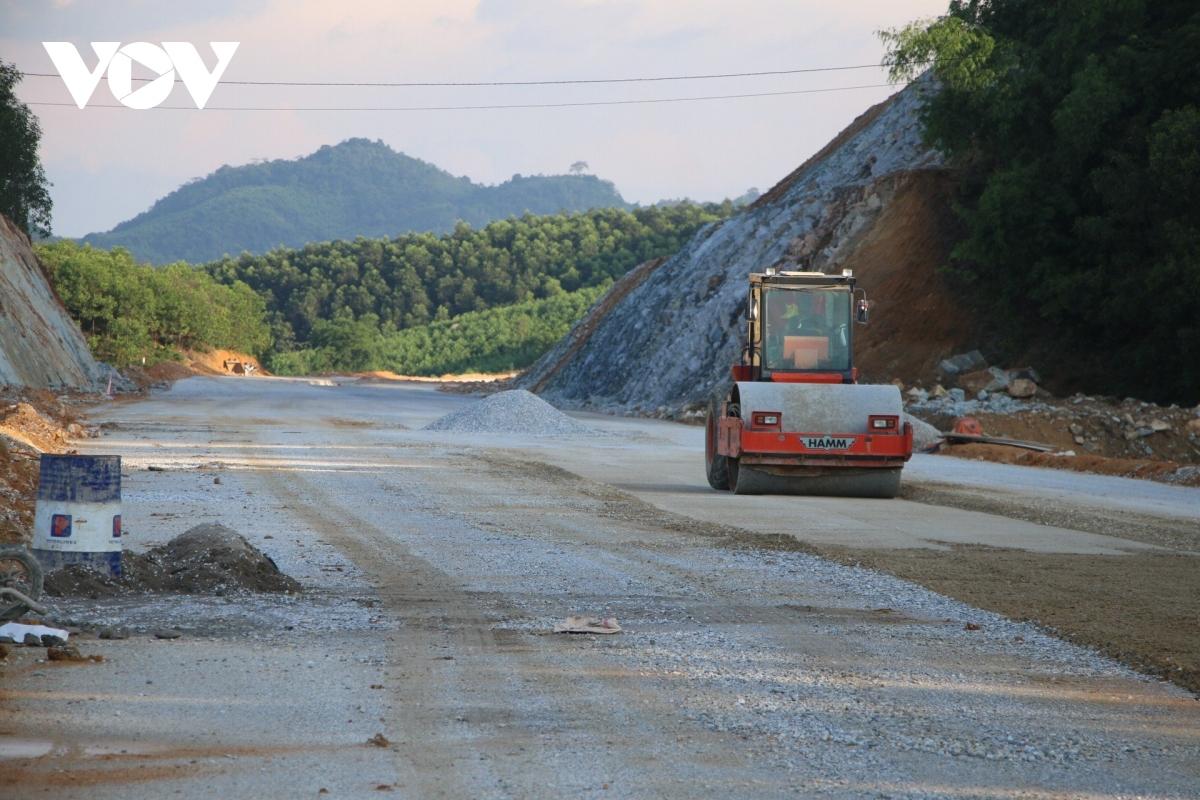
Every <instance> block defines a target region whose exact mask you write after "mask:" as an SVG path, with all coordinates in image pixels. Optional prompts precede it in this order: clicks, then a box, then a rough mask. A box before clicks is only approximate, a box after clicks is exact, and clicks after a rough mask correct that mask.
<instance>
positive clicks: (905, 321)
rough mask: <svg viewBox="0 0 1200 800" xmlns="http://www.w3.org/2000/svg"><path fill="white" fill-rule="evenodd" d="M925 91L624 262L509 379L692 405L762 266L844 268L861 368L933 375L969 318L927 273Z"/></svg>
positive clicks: (641, 405) (943, 182) (578, 397)
mask: <svg viewBox="0 0 1200 800" xmlns="http://www.w3.org/2000/svg"><path fill="white" fill-rule="evenodd" d="M925 91H929V85H928V83H927V82H925V81H919V82H917V83H916V84H914V85H912V86H909V87H908V88H906V89H904V90H903V91H901V92H899V93H897V94H896V95H894V96H893V97H891V98H889V99H888V100H886V101H884V102H883V103H880V104H879V105H877V106H875V107H873V108H871V109H869V110H868V111H866V112H865V113H864V114H862V115H861V116H860V117H859V118H858V119H856V120H855V121H854V122H853V123H852V124H851V125H850V126H849V127H848V128H846V130H844V131H842V133H841V134H839V135H838V136H837V137H836V138H835V139H834V140H833V141H831V142H830V143H829V144H828V145H826V146H825V148H823V149H822V150H821V151H820V152H819V153H817V154H816V155H814V156H813V157H812V158H810V159H809V160H808V161H807V162H805V163H804V164H803V165H801V166H800V167H799V168H798V169H796V170H795V171H794V172H793V173H792V174H790V175H788V176H787V177H786V178H784V179H783V180H782V181H780V183H779V184H778V185H777V186H775V187H774V188H772V189H771V190H770V191H769V192H767V193H766V194H764V195H763V196H762V197H761V198H759V199H758V200H757V201H756V202H755V203H754V205H752V206H751V207H750V208H748V209H747V210H746V211H744V212H743V213H741V214H739V215H738V216H736V217H733V218H731V219H729V220H726V221H724V222H722V223H719V224H714V225H712V226H709V227H707V228H705V229H703V230H701V231H700V232H699V233H698V234H697V235H696V236H695V237H694V238H693V239H692V241H690V242H689V243H688V244H687V245H686V246H685V247H684V248H683V249H682V250H681V251H680V252H679V253H677V254H676V255H674V256H673V257H671V258H669V259H666V260H664V261H658V262H648V263H646V264H643V265H642V266H640V267H638V268H637V269H635V270H633V271H632V272H630V273H629V274H628V275H627V276H625V277H624V278H623V279H622V280H621V281H618V282H617V283H616V284H615V285H614V286H613V288H612V289H611V291H610V292H609V293H608V294H607V295H606V296H605V297H604V298H602V299H601V300H600V301H599V302H598V303H597V304H596V306H595V307H594V308H593V309H592V311H591V312H589V314H588V316H587V317H586V318H585V319H584V320H583V321H582V322H580V323H579V324H578V325H577V326H576V327H575V329H574V330H572V332H571V333H570V334H569V335H568V336H567V337H566V338H565V339H564V340H563V341H562V342H560V343H559V344H558V345H556V346H555V347H554V349H552V350H551V351H550V352H549V353H547V354H546V355H545V356H544V357H543V358H542V359H541V360H539V361H538V363H537V364H535V365H534V366H533V367H532V368H531V369H530V370H529V372H528V373H526V374H525V375H524V376H522V378H521V379H520V381H519V384H518V385H520V386H523V387H524V388H528V389H531V390H533V391H536V392H539V393H540V394H542V395H543V396H544V397H546V398H547V399H548V400H550V401H551V402H553V403H555V404H558V405H564V406H571V407H576V408H597V409H604V410H608V411H616V412H633V413H637V412H643V413H644V412H653V411H655V410H658V409H665V410H678V409H681V408H685V407H688V406H694V405H695V404H699V403H702V402H704V401H705V400H706V399H707V397H708V395H709V394H710V393H711V392H712V390H713V388H714V387H715V386H717V385H719V384H721V383H723V382H724V381H727V380H728V375H729V366H730V365H731V364H733V363H734V362H735V361H736V360H737V359H738V357H739V355H740V352H741V348H742V339H743V331H744V327H745V319H744V313H745V311H744V308H745V297H746V290H747V276H748V275H749V273H750V272H752V271H761V270H762V269H763V268H764V267H767V266H772V265H776V266H780V267H782V268H785V269H805V270H817V271H824V272H833V271H840V270H841V269H853V270H854V271H855V274H856V275H857V276H858V277H859V281H860V285H861V286H863V287H864V288H865V289H866V290H867V292H868V295H869V296H870V298H871V300H872V301H873V303H874V305H873V306H872V319H871V323H870V324H869V325H868V326H866V327H860V328H858V329H857V330H856V336H857V337H858V338H857V340H856V351H857V355H858V364H859V367H860V369H861V371H862V377H863V379H865V380H867V381H875V382H886V381H889V380H892V379H894V378H900V379H902V380H905V381H912V380H916V379H918V378H927V377H929V376H930V375H932V373H933V371H934V369H935V367H936V365H937V363H938V361H939V360H940V359H943V358H945V357H946V356H947V355H949V354H951V353H954V352H956V351H957V350H958V349H961V348H962V347H963V346H965V345H967V344H969V343H970V341H971V339H972V332H973V329H974V325H973V322H972V320H971V318H970V316H969V315H968V314H967V313H965V312H964V311H963V310H962V308H961V304H959V303H957V302H955V299H954V297H953V296H952V294H951V293H950V291H949V289H948V288H947V287H946V286H945V284H944V283H943V281H942V279H941V277H940V276H939V274H938V268H939V267H940V266H941V265H942V264H944V263H945V262H946V256H947V254H948V252H949V249H950V247H951V245H952V243H953V241H954V239H955V227H954V226H955V223H954V219H953V214H952V213H951V211H950V203H949V193H950V191H951V185H950V180H949V178H948V176H947V175H946V174H945V172H944V171H943V169H942V161H941V158H940V156H939V155H938V154H937V153H935V152H932V151H930V150H929V149H928V148H926V147H925V146H924V145H923V144H922V142H921V136H920V126H919V121H918V117H917V111H918V109H919V108H920V104H921V96H922V93H923V92H925Z"/></svg>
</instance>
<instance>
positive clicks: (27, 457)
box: [0, 387, 94, 542]
mask: <svg viewBox="0 0 1200 800" xmlns="http://www.w3.org/2000/svg"><path fill="white" fill-rule="evenodd" d="M89 399H90V396H89V395H84V394H70V393H68V394H64V395H56V394H55V393H53V392H50V391H47V390H45V389H20V388H16V387H7V388H4V387H0V542H26V541H28V540H29V535H30V531H31V530H32V528H33V508H34V499H35V497H36V495H37V474H38V459H39V455H40V454H41V453H62V452H65V451H66V450H67V449H68V447H69V446H70V440H71V439H73V438H74V439H80V438H83V437H86V436H90V435H93V433H94V431H93V430H91V429H88V428H85V427H84V426H83V425H80V424H79V423H78V422H77V419H78V408H77V406H78V405H79V404H81V403H85V402H88V400H89Z"/></svg>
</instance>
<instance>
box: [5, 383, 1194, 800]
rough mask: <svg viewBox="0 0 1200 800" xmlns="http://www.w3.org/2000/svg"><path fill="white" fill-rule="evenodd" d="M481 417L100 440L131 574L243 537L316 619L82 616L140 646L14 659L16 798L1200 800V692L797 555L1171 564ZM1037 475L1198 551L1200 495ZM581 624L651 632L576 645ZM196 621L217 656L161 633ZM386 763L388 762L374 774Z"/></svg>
mask: <svg viewBox="0 0 1200 800" xmlns="http://www.w3.org/2000/svg"><path fill="white" fill-rule="evenodd" d="M318 383H320V382H318ZM468 402H472V401H471V399H469V398H464V397H458V396H454V395H445V394H440V393H438V392H436V391H434V390H433V389H432V388H429V387H425V386H413V385H397V384H391V385H365V384H360V383H346V384H344V385H336V384H331V385H314V384H312V383H309V382H304V381H285V380H271V379H254V380H244V379H190V380H186V381H183V382H180V383H179V384H177V385H176V386H175V388H174V389H173V390H172V391H171V392H169V393H167V394H164V395H157V396H155V397H154V398H152V399H150V400H147V401H143V402H138V403H128V404H117V405H113V406H110V407H108V408H106V409H103V410H101V411H100V412H98V414H97V416H96V419H97V420H98V421H111V422H115V423H117V427H116V428H115V429H113V430H110V431H109V432H108V433H107V434H106V436H105V438H103V439H101V440H98V441H93V442H89V443H87V449H88V450H89V451H92V452H109V453H120V454H121V455H123V456H124V457H125V464H126V471H127V478H126V482H125V498H124V521H125V527H126V530H127V531H129V536H130V539H129V542H128V543H127V544H128V545H129V546H133V547H144V546H148V545H152V544H156V543H158V542H161V541H163V540H165V539H168V538H170V537H171V536H174V535H177V534H178V533H181V532H182V531H183V530H185V529H186V528H188V527H190V526H191V525H193V524H196V523H197V522H222V523H224V524H226V525H229V526H231V527H233V528H235V529H237V530H239V531H241V532H242V533H243V534H245V535H246V536H247V537H248V538H249V539H250V540H251V541H252V542H253V543H254V544H256V545H257V546H259V547H261V548H262V549H264V550H265V551H266V552H268V553H269V554H271V555H272V556H273V557H274V558H275V559H276V561H277V562H278V563H279V565H280V566H281V567H282V568H283V569H284V570H285V571H286V572H288V573H289V574H291V575H293V576H295V577H296V578H298V579H299V580H301V581H302V582H303V583H304V584H305V585H306V587H309V588H308V591H307V592H306V593H305V595H304V596H302V597H301V598H299V599H282V598H275V597H266V596H263V597H254V598H228V597H206V598H175V597H157V598H151V599H147V600H128V599H126V600H120V601H118V600H108V601H99V602H80V601H72V602H64V603H60V604H59V605H60V610H61V613H63V614H66V615H69V616H72V617H74V618H76V619H77V620H79V621H80V622H81V623H90V624H95V623H97V622H106V621H121V622H123V623H125V624H128V625H130V626H131V627H132V628H133V629H134V631H135V634H134V636H133V637H132V638H130V639H128V640H125V641H97V640H93V639H89V638H87V637H80V640H79V643H80V645H81V646H82V647H83V648H84V650H85V652H89V653H101V654H103V655H104V656H105V658H106V661H105V662H104V663H103V664H99V665H92V666H70V667H63V666H56V665H49V664H40V663H36V662H35V661H34V660H33V659H32V657H31V654H32V653H34V652H36V651H33V650H24V649H21V650H18V651H17V652H16V654H15V656H14V657H13V658H10V665H9V666H8V667H5V668H3V672H0V787H2V788H3V792H2V794H3V796H4V797H6V798H8V797H12V798H20V797H51V796H52V797H81V798H82V797H87V798H105V797H114V798H116V797H120V798H137V797H156V798H157V797H204V798H209V797H308V796H311V797H316V796H318V793H319V792H320V790H321V789H326V790H327V793H326V794H322V795H321V796H323V797H324V796H329V797H379V796H381V793H382V792H384V791H387V792H392V793H394V795H393V796H407V797H598V798H609V797H636V798H642V797H716V798H729V797H760V796H761V797H777V796H802V797H808V796H820V797H950V798H986V797H1000V798H1015V797H1055V798H1068V797H1089V798H1117V797H1179V798H1183V797H1195V796H1197V795H1200V703H1198V702H1197V701H1196V699H1195V698H1194V696H1192V695H1190V694H1188V693H1186V692H1184V691H1182V690H1180V689H1178V688H1176V687H1173V686H1171V685H1169V684H1164V683H1160V682H1157V681H1153V680H1149V679H1147V678H1144V677H1142V676H1138V675H1135V674H1133V673H1131V672H1129V671H1128V670H1126V669H1125V668H1123V667H1121V666H1119V665H1117V664H1115V663H1114V662H1111V661H1108V660H1105V659H1103V658H1100V657H1099V656H1096V655H1095V654H1093V653H1091V652H1089V651H1085V650H1082V649H1079V648H1076V647H1074V646H1072V645H1068V644H1066V643H1064V642H1062V641H1059V640H1057V639H1054V638H1051V637H1049V636H1046V635H1044V634H1042V633H1040V632H1039V631H1037V630H1036V629H1034V628H1032V627H1030V626H1028V625H1024V624H1019V623H1015V622H1010V621H1007V620H1004V619H1003V618H1001V617H998V616H995V615H992V614H989V613H987V612H983V611H979V610H977V609H973V608H971V607H969V606H966V605H963V604H960V603H957V602H955V601H952V600H949V599H947V598H945V597H942V596H939V595H937V594H934V593H932V592H930V591H927V590H925V589H922V588H920V587H918V586H915V585H913V584H909V583H906V582H903V581H900V580H897V579H895V578H892V577H889V576H886V575H882V574H880V573H875V572H871V571H868V570H863V569H856V568H853V567H846V566H841V565H838V564H834V563H832V562H829V561H825V560H822V559H820V558H817V557H815V556H812V555H809V554H807V553H804V552H797V551H795V550H794V549H791V548H788V547H786V546H783V547H781V546H780V545H781V544H782V543H785V542H790V541H794V537H799V538H800V539H802V540H806V541H810V542H834V543H837V542H840V543H843V544H851V545H861V546H863V547H873V548H878V547H881V546H885V547H911V546H921V545H929V544H930V542H931V541H936V542H957V543H960V544H972V543H975V544H978V543H983V544H997V545H1003V546H1007V547H1019V548H1025V549H1029V550H1033V551H1044V552H1056V553H1086V554H1101V555H1102V554H1121V553H1126V552H1130V551H1146V550H1147V549H1151V550H1153V549H1156V548H1157V547H1158V545H1156V544H1155V543H1153V542H1148V541H1140V540H1139V541H1135V540H1132V539H1122V538H1116V537H1113V536H1105V535H1101V534H1099V533H1096V532H1093V531H1088V530H1084V531H1079V530H1072V529H1070V528H1067V527H1053V526H1047V525H1039V524H1035V522H1032V521H1025V520H1016V519H1012V518H1011V517H1009V516H1004V515H998V514H989V513H981V512H979V511H973V510H968V509H961V508H951V507H946V506H944V505H929V504H926V503H918V502H911V501H905V500H896V501H867V502H864V501H856V500H838V499H811V498H808V499H806V498H737V497H732V496H728V495H718V494H715V493H711V492H709V491H708V490H707V488H706V487H704V486H703V478H702V471H701V466H700V463H699V461H700V453H699V450H698V448H697V447H696V445H695V441H696V437H697V436H698V431H696V430H695V429H692V428H684V427H682V426H676V425H671V424H666V423H654V422H648V421H637V420H624V419H607V418H596V417H590V416H589V417H582V418H583V419H584V420H585V421H587V422H588V423H589V424H593V425H596V426H598V427H602V428H604V429H605V431H606V434H605V435H602V436H596V437H569V438H552V439H550V438H547V439H532V438H529V437H521V436H519V435H508V436H497V435H474V436H466V435H462V434H436V435H435V434H430V433H424V432H422V431H420V428H421V427H422V426H423V425H424V424H426V423H427V422H429V421H431V420H432V419H434V418H436V417H437V416H440V415H441V414H443V413H446V412H447V411H450V410H452V409H454V408H458V407H461V405H462V404H463V403H468ZM939 461H951V460H949V459H923V460H919V461H917V462H916V463H915V464H914V469H913V475H914V477H915V476H920V477H921V478H922V480H924V481H944V482H946V483H957V484H966V485H971V484H972V483H974V484H975V485H979V484H980V483H981V482H986V481H987V480H988V475H989V473H988V470H990V469H995V468H996V467H993V466H992V465H986V464H970V465H969V467H963V466H962V465H960V464H955V463H951V464H949V465H948V466H946V467H944V468H943V467H942V466H941V465H940V464H939V463H938V462H939ZM151 466H153V467H155V470H154V471H150V470H149V467H151ZM1010 469H1012V468H1007V469H1006V470H1004V471H1000V472H996V473H994V474H995V475H997V476H1001V477H1002V478H1003V479H1004V480H1006V481H1007V489H1006V491H1007V492H1009V493H1010V494H1011V495H1012V496H1013V497H1015V498H1017V499H1018V500H1019V499H1020V498H1021V497H1025V498H1026V501H1027V503H1028V504H1029V505H1041V504H1052V503H1060V504H1061V503H1065V502H1068V501H1069V502H1070V503H1071V504H1073V505H1072V508H1076V507H1081V508H1083V509H1084V510H1085V511H1088V512H1089V513H1090V514H1091V515H1092V517H1102V516H1104V515H1105V514H1108V513H1110V512H1111V513H1131V514H1140V515H1144V516H1145V515H1154V516H1155V518H1158V519H1161V520H1162V521H1163V522H1164V524H1165V525H1167V526H1168V527H1170V526H1176V527H1179V528H1180V529H1182V530H1184V531H1185V532H1186V529H1187V528H1188V527H1189V526H1190V525H1191V523H1193V522H1194V521H1195V520H1196V518H1197V515H1196V509H1197V506H1196V498H1197V497H1198V496H1200V495H1198V494H1197V493H1196V492H1195V490H1179V491H1178V492H1170V491H1164V490H1168V489H1172V488H1174V487H1161V486H1158V485H1153V484H1147V485H1145V486H1143V485H1142V484H1138V483H1134V482H1128V481H1126V482H1119V483H1105V482H1103V481H1101V482H1096V481H1092V480H1091V479H1090V476H1078V475H1055V476H1054V480H1055V481H1063V482H1066V483H1062V484H1054V485H1051V484H1049V483H1046V482H1043V481H1041V480H1039V479H1038V478H1037V475H1036V474H1035V473H1036V472H1037V471H1015V472H1009V471H1008V470H1010ZM945 470H959V471H962V472H964V474H962V475H958V476H948V475H946V474H944V472H945ZM216 478H219V479H220V482H219V483H216V482H214V479H216ZM1072 480H1077V481H1078V484H1072V483H1070V482H1071V481H1072ZM1109 480H1111V479H1109ZM931 485H932V484H931ZM1114 487H1117V488H1119V489H1120V491H1121V493H1122V494H1121V497H1120V498H1114V495H1113V492H1114ZM1064 513H1066V512H1064ZM1071 513H1074V512H1071ZM1068 516H1069V515H1068ZM1085 527H1088V526H1085ZM939 546H940V545H939ZM574 612H585V613H600V614H605V615H608V614H611V615H615V616H616V617H618V618H619V620H620V622H621V624H622V626H623V627H624V628H625V632H624V633H622V634H619V635H616V636H608V637H571V636H564V635H554V634H550V633H548V631H549V629H550V628H551V627H552V626H553V624H554V623H555V622H556V621H558V620H559V619H561V618H562V617H563V616H565V615H567V614H569V613H574ZM168 624H169V625H173V626H177V627H179V628H181V629H183V630H184V631H185V636H184V637H183V638H181V639H178V640H175V641H157V640H155V639H153V638H152V637H151V636H149V635H148V634H147V632H148V631H152V630H154V629H155V628H159V627H163V626H165V625H168ZM968 628H971V629H970V630H969V629H968ZM974 628H978V629H977V630H976V629H974ZM376 733H382V734H383V735H384V736H385V737H386V738H387V740H389V742H390V744H389V746H387V747H375V746H371V745H368V744H366V741H367V739H368V738H369V737H371V736H373V735H374V734H376ZM382 796H387V795H382Z"/></svg>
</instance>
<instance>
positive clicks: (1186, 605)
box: [818, 545, 1200, 693]
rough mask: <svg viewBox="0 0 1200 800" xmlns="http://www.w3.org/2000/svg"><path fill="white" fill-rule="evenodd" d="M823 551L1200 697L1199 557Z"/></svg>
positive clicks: (957, 549) (968, 549) (972, 549)
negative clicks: (1036, 627) (1044, 632)
mask: <svg viewBox="0 0 1200 800" xmlns="http://www.w3.org/2000/svg"><path fill="white" fill-rule="evenodd" d="M818 550H819V551H820V552H822V554H824V555H827V556H830V557H833V558H836V559H837V560H839V561H842V562H843V563H852V564H862V565H863V566H867V567H871V568H873V569H878V570H881V571H884V572H889V573H891V574H893V575H897V576H899V577H901V578H905V579H907V580H911V581H914V582H916V583H919V584H921V585H922V586H927V587H929V588H931V589H933V590H934V591H936V592H940V593H942V594H945V595H949V596H950V597H953V598H956V599H958V600H962V601H963V602H966V603H970V604H971V605H973V606H978V607H979V608H984V609H988V610H990V611H996V612H998V613H1000V614H1003V615H1004V616H1006V617H1009V618H1011V619H1016V620H1028V621H1031V622H1036V623H1038V624H1040V625H1042V626H1044V627H1046V628H1049V629H1050V630H1052V631H1054V632H1055V633H1056V634H1057V635H1059V636H1061V637H1063V638H1065V639H1068V640H1070V641H1072V642H1076V643H1078V644H1082V645H1086V646H1088V647H1092V648H1095V649H1097V650H1099V651H1101V652H1103V653H1104V654H1106V655H1108V656H1110V657H1112V658H1116V659H1118V660H1120V661H1122V662H1124V663H1126V664H1129V665H1130V666H1132V667H1134V668H1135V669H1138V670H1141V671H1143V672H1148V673H1150V674H1152V675H1157V676H1159V677H1161V678H1165V679H1167V680H1170V681H1172V682H1173V683H1176V684H1178V685H1180V686H1182V687H1184V688H1186V689H1189V690H1191V691H1193V692H1197V693H1200V557H1196V556H1190V555H1184V554H1177V553H1163V554H1160V553H1154V554H1146V553H1133V554H1129V555H1122V556H1096V555H1072V554H1060V553H1030V552H1026V551H1024V550H1007V549H999V548H991V547H983V546H978V545H971V546H966V545H954V546H952V547H951V548H950V550H949V551H946V550H928V549H911V550H910V549H906V550H867V549H856V548H843V547H820V548H818Z"/></svg>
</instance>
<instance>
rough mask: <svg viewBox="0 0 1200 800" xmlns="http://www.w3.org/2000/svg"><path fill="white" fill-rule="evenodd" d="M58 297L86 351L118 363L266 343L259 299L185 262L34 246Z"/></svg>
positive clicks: (257, 350) (65, 245) (255, 350)
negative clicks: (163, 262)
mask: <svg viewBox="0 0 1200 800" xmlns="http://www.w3.org/2000/svg"><path fill="white" fill-rule="evenodd" d="M37 254H38V257H39V258H40V259H41V261H42V264H44V265H45V267H46V271H47V273H48V275H49V277H50V280H51V282H52V284H53V285H54V288H55V290H56V291H57V292H58V296H59V297H60V298H61V299H62V301H63V305H64V306H65V307H66V309H67V311H68V312H69V313H70V314H71V317H72V318H73V319H74V320H75V321H76V322H78V323H79V326H80V328H82V329H83V333H84V335H85V336H86V337H87V340H88V345H89V346H90V347H91V349H92V353H93V354H94V355H95V356H96V357H97V358H99V359H100V360H102V361H106V362H108V363H110V364H113V365H115V366H117V367H124V366H128V365H131V364H140V363H142V359H145V360H146V363H147V364H152V363H155V362H158V361H162V360H167V359H172V358H177V357H178V354H179V351H181V350H202V351H204V350H211V349H214V348H224V349H229V350H237V351H240V352H243V353H251V354H254V355H259V354H262V353H263V352H265V351H266V350H267V349H268V347H269V346H270V344H271V334H270V330H269V327H268V325H267V313H266V303H265V302H264V301H263V299H262V297H260V296H259V295H258V294H257V293H256V292H255V291H254V290H253V289H251V288H250V287H249V286H247V285H246V284H244V283H241V282H239V281H234V282H232V283H229V284H222V283H219V282H217V281H216V280H215V279H214V278H212V277H211V276H210V275H208V274H207V273H205V272H204V271H202V270H199V269H197V268H196V267H193V266H191V265H190V264H185V263H182V262H181V263H177V264H170V265H167V266H165V267H152V266H150V265H149V264H142V263H138V262H137V261H136V260H135V259H134V258H133V256H132V255H130V253H129V251H127V250H123V249H121V248H114V249H112V250H100V249H97V248H94V247H91V246H89V245H79V244H76V243H75V242H72V241H68V240H63V241H58V242H54V243H52V244H42V245H38V246H37Z"/></svg>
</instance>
